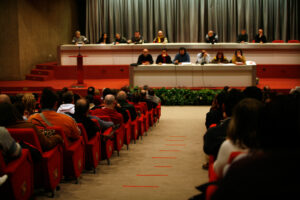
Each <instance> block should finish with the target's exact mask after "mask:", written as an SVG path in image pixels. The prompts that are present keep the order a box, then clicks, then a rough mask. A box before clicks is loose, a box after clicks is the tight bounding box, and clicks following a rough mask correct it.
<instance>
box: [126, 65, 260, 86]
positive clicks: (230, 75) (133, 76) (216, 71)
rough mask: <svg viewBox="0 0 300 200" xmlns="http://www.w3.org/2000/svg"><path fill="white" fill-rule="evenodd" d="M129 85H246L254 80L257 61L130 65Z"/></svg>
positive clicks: (249, 84) (253, 83) (251, 84)
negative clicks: (243, 62)
mask: <svg viewBox="0 0 300 200" xmlns="http://www.w3.org/2000/svg"><path fill="white" fill-rule="evenodd" d="M129 73H130V86H131V87H134V86H139V87H142V86H144V85H148V86H150V87H224V86H230V87H247V86H254V85H255V84H256V64H255V63H254V62H248V64H247V65H234V64H205V65H196V64H187V65H173V64H168V65H139V66H130V72H129Z"/></svg>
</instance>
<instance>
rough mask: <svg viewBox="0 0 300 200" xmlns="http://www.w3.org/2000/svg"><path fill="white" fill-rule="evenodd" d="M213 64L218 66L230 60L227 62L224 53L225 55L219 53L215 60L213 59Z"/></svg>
mask: <svg viewBox="0 0 300 200" xmlns="http://www.w3.org/2000/svg"><path fill="white" fill-rule="evenodd" d="M211 62H212V63H216V64H219V63H228V60H227V58H226V57H225V56H224V53H223V52H221V51H218V53H217V55H216V57H214V59H212V61H211Z"/></svg>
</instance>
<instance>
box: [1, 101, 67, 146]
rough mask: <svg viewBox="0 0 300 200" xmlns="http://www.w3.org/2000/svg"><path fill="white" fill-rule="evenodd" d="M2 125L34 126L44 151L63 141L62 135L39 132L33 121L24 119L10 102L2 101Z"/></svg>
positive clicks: (16, 126) (14, 126)
mask: <svg viewBox="0 0 300 200" xmlns="http://www.w3.org/2000/svg"><path fill="white" fill-rule="evenodd" d="M0 113H5V115H4V114H2V115H0V126H4V127H6V128H32V129H34V131H35V133H36V134H37V136H38V139H39V141H40V144H41V147H42V149H43V151H48V150H50V149H52V148H54V147H55V146H56V145H57V144H60V143H62V138H61V136H60V135H53V136H50V137H46V136H45V135H44V134H42V133H41V132H39V130H38V129H37V128H36V126H35V125H33V124H32V123H31V122H26V121H24V120H23V119H22V118H21V117H19V116H20V114H19V113H18V112H17V110H16V109H15V107H14V106H13V105H12V104H10V103H0Z"/></svg>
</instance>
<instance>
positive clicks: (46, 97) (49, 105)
mask: <svg viewBox="0 0 300 200" xmlns="http://www.w3.org/2000/svg"><path fill="white" fill-rule="evenodd" d="M57 99H58V97H57V94H56V93H54V91H53V90H51V89H49V88H45V89H44V90H43V92H42V96H41V107H42V109H53V108H54V106H55V103H56V102H57Z"/></svg>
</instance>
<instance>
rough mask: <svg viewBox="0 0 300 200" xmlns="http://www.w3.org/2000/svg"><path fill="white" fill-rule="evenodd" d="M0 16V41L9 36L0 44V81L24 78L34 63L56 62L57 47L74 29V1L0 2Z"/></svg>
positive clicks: (75, 15)
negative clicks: (0, 31)
mask: <svg viewBox="0 0 300 200" xmlns="http://www.w3.org/2000/svg"><path fill="white" fill-rule="evenodd" d="M1 4H2V5H1ZM3 12H7V13H8V15H9V17H7V20H5V19H3V18H4V17H5V16H6V14H4V13H3ZM0 13H1V14H0V16H1V19H0V24H1V30H3V29H4V30H5V31H4V33H3V32H2V33H1V35H0V38H2V37H7V35H10V36H11V37H9V39H8V40H4V41H3V43H4V45H3V44H0V45H1V46H2V47H1V50H0V53H1V55H0V64H1V66H0V72H1V73H0V80H21V79H24V78H25V75H26V74H28V73H30V70H31V69H33V68H34V67H35V65H36V64H39V63H43V62H48V61H54V60H56V57H57V52H56V51H57V46H58V45H59V44H63V43H70V41H71V38H72V35H73V32H74V31H75V30H76V29H77V28H78V22H77V4H76V1H75V0H43V1H40V0H19V1H17V0H12V1H11V0H10V1H1V3H0ZM3 25H4V26H3ZM4 27H5V28H4ZM2 39H3V38H2ZM2 39H1V43H2ZM2 72H3V73H2Z"/></svg>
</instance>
